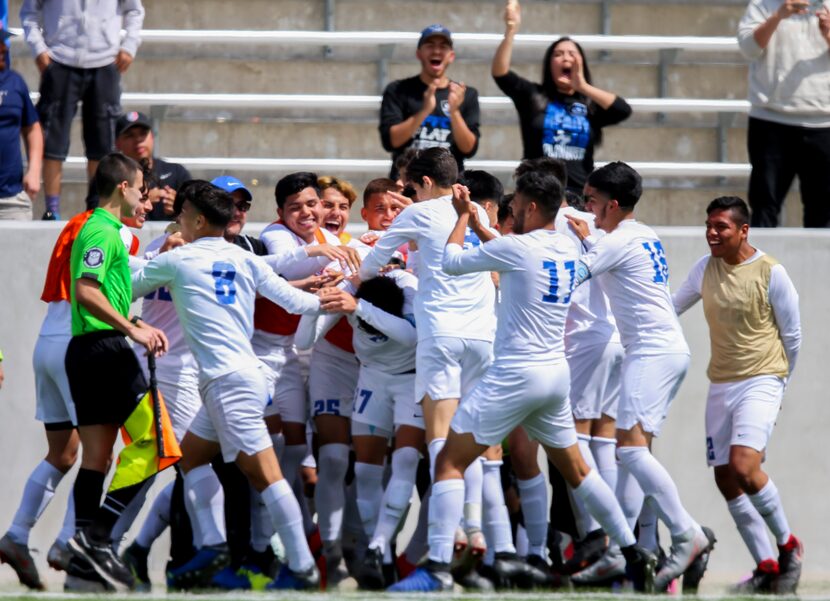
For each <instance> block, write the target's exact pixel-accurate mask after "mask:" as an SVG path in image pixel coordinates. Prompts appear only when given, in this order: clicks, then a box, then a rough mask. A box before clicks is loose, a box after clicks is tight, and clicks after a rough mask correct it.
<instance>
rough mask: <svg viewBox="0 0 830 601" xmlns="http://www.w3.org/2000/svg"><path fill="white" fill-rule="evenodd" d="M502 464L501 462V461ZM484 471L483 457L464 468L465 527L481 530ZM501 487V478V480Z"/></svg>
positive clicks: (466, 528)
mask: <svg viewBox="0 0 830 601" xmlns="http://www.w3.org/2000/svg"><path fill="white" fill-rule="evenodd" d="M499 465H501V462H499ZM483 480H484V473H483V471H482V467H481V459H476V460H475V461H473V462H472V463H471V464H470V465H469V466H467V469H466V470H464V529H465V530H481V502H482V494H483V493H482V487H483V486H484V484H483ZM499 482H500V483H499V488H501V480H499Z"/></svg>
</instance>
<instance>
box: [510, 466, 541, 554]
mask: <svg viewBox="0 0 830 601" xmlns="http://www.w3.org/2000/svg"><path fill="white" fill-rule="evenodd" d="M516 482H517V484H518V487H519V498H520V500H521V503H522V514H523V515H524V518H525V530H526V531H527V540H528V553H529V554H530V555H538V556H539V557H545V556H546V548H547V543H548V483H547V481H546V480H545V475H544V474H539V475H537V476H536V477H535V478H531V479H530V480H517V481H516Z"/></svg>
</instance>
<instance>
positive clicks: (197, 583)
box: [167, 545, 230, 590]
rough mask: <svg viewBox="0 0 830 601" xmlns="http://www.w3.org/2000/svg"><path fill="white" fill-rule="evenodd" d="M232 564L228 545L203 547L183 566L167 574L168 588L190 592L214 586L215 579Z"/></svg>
mask: <svg viewBox="0 0 830 601" xmlns="http://www.w3.org/2000/svg"><path fill="white" fill-rule="evenodd" d="M229 563H230V555H229V554H228V546H227V545H212V546H209V547H202V548H201V549H199V551H198V552H197V553H196V555H194V556H193V559H191V560H190V561H188V562H187V563H186V564H184V565H183V566H179V567H178V568H176V569H175V570H170V571H169V572H167V586H168V587H170V588H171V589H180V590H188V589H193V588H209V587H211V586H213V577H214V576H215V575H216V574H217V573H218V572H220V571H221V570H222V569H223V568H225V567H226V566H227V565H228V564H229Z"/></svg>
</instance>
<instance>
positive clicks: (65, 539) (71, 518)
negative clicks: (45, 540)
mask: <svg viewBox="0 0 830 601" xmlns="http://www.w3.org/2000/svg"><path fill="white" fill-rule="evenodd" d="M73 536H75V495H73V494H70V495H69V501H68V502H67V503H66V513H65V514H63V526H61V531H60V532H58V537H57V539H55V542H57V543H60V545H61V546H63V547H65V546H66V545H67V543H69V539H70V538H72V537H73Z"/></svg>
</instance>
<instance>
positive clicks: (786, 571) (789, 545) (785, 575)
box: [772, 534, 804, 595]
mask: <svg viewBox="0 0 830 601" xmlns="http://www.w3.org/2000/svg"><path fill="white" fill-rule="evenodd" d="M803 562H804V545H803V544H802V543H801V541H800V540H799V539H797V538H796V537H795V536H794V535H792V534H790V539H789V540H788V541H787V542H786V544H783V545H778V578H776V579H775V582H773V585H772V589H773V592H775V593H776V594H778V595H791V594H794V593H795V591H796V589H797V588H798V582H799V580H801V564H802V563H803Z"/></svg>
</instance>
